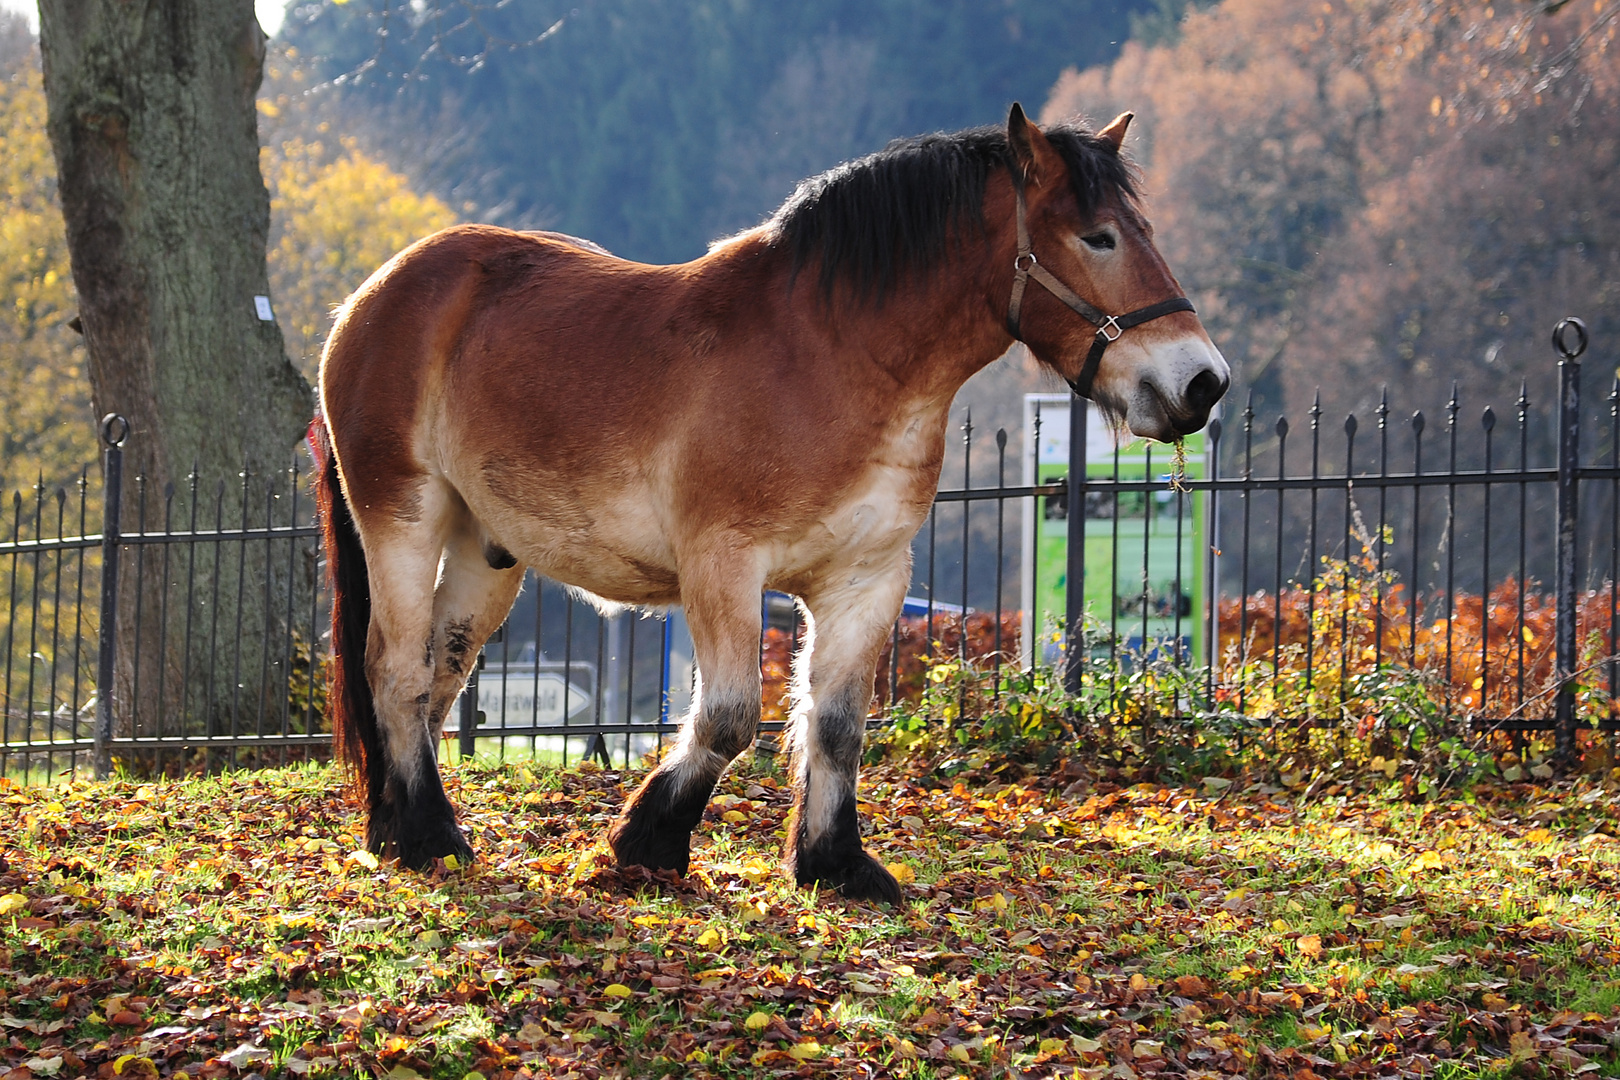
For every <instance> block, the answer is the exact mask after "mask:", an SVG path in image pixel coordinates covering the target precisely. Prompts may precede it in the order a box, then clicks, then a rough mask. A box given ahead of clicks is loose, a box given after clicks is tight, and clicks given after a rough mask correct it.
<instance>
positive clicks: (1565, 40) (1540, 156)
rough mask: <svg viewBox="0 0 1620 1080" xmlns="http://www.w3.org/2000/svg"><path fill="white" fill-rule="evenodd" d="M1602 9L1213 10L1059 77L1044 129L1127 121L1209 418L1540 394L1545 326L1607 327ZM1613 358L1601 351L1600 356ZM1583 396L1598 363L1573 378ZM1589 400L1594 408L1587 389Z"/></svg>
mask: <svg viewBox="0 0 1620 1080" xmlns="http://www.w3.org/2000/svg"><path fill="white" fill-rule="evenodd" d="M1617 10H1620V4H1617V3H1616V0H1579V2H1567V3H1566V2H1562V0H1554V2H1550V3H1549V2H1542V0H1537V2H1535V3H1528V2H1524V0H1501V2H1499V3H1497V4H1494V5H1493V4H1489V3H1474V2H1461V0H1441V2H1434V0H1325V2H1322V3H1312V4H1300V3H1296V2H1292V0H1224V2H1223V3H1220V4H1217V5H1215V6H1213V7H1209V8H1207V9H1197V8H1195V9H1193V10H1189V11H1188V12H1187V13H1186V16H1185V19H1184V21H1183V22H1182V23H1181V24H1180V26H1179V32H1178V33H1177V34H1176V35H1174V36H1173V37H1171V38H1169V39H1166V40H1163V41H1161V42H1160V43H1158V44H1154V45H1150V46H1145V45H1142V44H1138V43H1130V44H1128V45H1127V46H1126V47H1125V49H1124V51H1123V53H1122V54H1121V56H1120V57H1119V59H1118V60H1116V61H1115V62H1113V63H1112V64H1109V65H1107V66H1099V67H1095V68H1092V69H1089V70H1086V71H1083V72H1081V71H1073V72H1069V73H1067V74H1066V75H1064V77H1063V78H1062V79H1061V80H1060V81H1059V83H1058V85H1057V87H1056V88H1055V89H1054V91H1053V94H1052V96H1051V98H1050V99H1049V100H1048V103H1047V107H1046V111H1045V116H1046V117H1047V118H1048V119H1056V118H1057V117H1060V116H1068V115H1072V114H1075V113H1087V114H1091V115H1096V116H1107V115H1111V114H1112V112H1113V110H1115V109H1123V108H1132V109H1135V110H1136V111H1137V113H1138V117H1139V119H1138V122H1137V124H1136V125H1134V126H1133V127H1132V129H1131V135H1132V142H1131V146H1130V148H1131V149H1132V150H1133V151H1134V152H1135V153H1136V155H1137V157H1138V159H1139V160H1140V161H1141V162H1142V163H1143V165H1144V168H1145V171H1146V178H1147V188H1148V192H1149V201H1150V207H1151V212H1152V214H1153V216H1154V219H1155V221H1156V223H1157V225H1158V228H1159V236H1160V238H1161V244H1162V246H1163V248H1164V250H1165V253H1166V255H1167V257H1168V258H1169V259H1170V262H1171V264H1172V265H1173V266H1174V267H1175V268H1176V270H1177V272H1178V274H1180V276H1181V277H1182V279H1183V281H1184V283H1185V284H1186V285H1187V286H1188V288H1189V289H1191V290H1192V293H1193V296H1194V300H1195V302H1196V303H1197V304H1198V308H1199V311H1200V313H1201V314H1202V315H1203V317H1204V320H1205V323H1206V325H1208V326H1209V327H1210V329H1211V331H1212V333H1213V334H1214V336H1215V338H1216V340H1217V341H1218V342H1219V343H1220V345H1221V347H1222V348H1223V349H1224V350H1225V352H1226V355H1227V358H1228V359H1229V360H1230V361H1232V363H1233V367H1234V373H1235V375H1236V378H1237V383H1238V393H1237V396H1236V397H1234V398H1232V399H1230V400H1229V404H1228V408H1229V410H1230V409H1232V408H1234V407H1236V408H1241V402H1242V401H1243V393H1244V391H1245V390H1252V391H1253V392H1254V393H1255V396H1256V400H1257V402H1258V403H1260V404H1263V405H1266V406H1269V407H1271V408H1274V409H1283V408H1287V409H1289V410H1290V411H1292V412H1294V413H1295V414H1298V413H1300V412H1303V411H1304V409H1305V408H1306V407H1308V406H1309V404H1310V401H1311V398H1312V396H1313V395H1314V394H1315V392H1316V389H1317V387H1318V386H1320V387H1321V388H1322V392H1323V395H1324V397H1327V398H1330V399H1331V400H1332V401H1333V403H1334V405H1335V407H1336V408H1341V409H1344V410H1354V411H1359V412H1361V413H1362V414H1363V415H1366V414H1367V413H1369V412H1370V411H1371V410H1372V408H1374V407H1375V406H1376V405H1377V403H1378V399H1379V394H1380V387H1381V386H1382V385H1384V384H1390V385H1392V386H1394V387H1395V391H1396V396H1397V397H1398V398H1399V400H1400V401H1401V402H1402V403H1403V404H1405V405H1406V407H1407V408H1408V409H1410V407H1411V406H1412V405H1414V404H1416V405H1422V406H1425V407H1428V408H1431V409H1433V408H1435V407H1436V406H1438V405H1439V404H1441V403H1443V402H1444V401H1445V400H1446V398H1447V396H1448V394H1449V392H1450V387H1451V384H1452V382H1453V381H1454V380H1455V381H1456V382H1457V383H1459V384H1460V386H1461V389H1462V392H1463V393H1464V394H1465V396H1466V400H1467V401H1468V402H1470V403H1474V404H1475V405H1476V406H1477V405H1478V404H1481V403H1483V402H1485V401H1494V402H1495V403H1496V404H1497V406H1498V408H1499V409H1501V408H1503V407H1504V406H1511V403H1512V401H1513V399H1514V398H1515V397H1517V395H1518V390H1519V382H1520V380H1521V379H1522V378H1525V377H1527V376H1528V377H1530V379H1531V383H1530V389H1531V396H1532V398H1536V399H1539V402H1540V403H1546V402H1547V400H1548V398H1549V397H1550V391H1549V383H1550V380H1551V366H1550V363H1549V360H1548V349H1547V344H1546V335H1547V332H1548V330H1549V328H1550V327H1551V326H1552V324H1553V322H1554V321H1556V319H1557V318H1559V317H1560V316H1562V315H1564V314H1569V313H1573V314H1579V315H1581V316H1583V317H1584V318H1585V319H1586V320H1587V322H1588V324H1589V325H1590V326H1591V327H1592V328H1593V331H1594V333H1595V334H1596V335H1597V336H1598V338H1599V340H1607V341H1612V340H1613V339H1614V335H1615V334H1616V332H1620V56H1617V54H1616V49H1615V39H1616V33H1617V30H1620V20H1617V19H1616V17H1615V16H1616V12H1617ZM1610 356H1611V358H1612V352H1611V353H1610ZM1587 367H1588V369H1589V370H1590V375H1589V378H1591V379H1592V380H1593V385H1592V386H1591V388H1590V389H1591V390H1593V391H1606V390H1607V389H1608V386H1607V383H1608V380H1609V379H1611V378H1613V377H1614V372H1613V371H1611V370H1609V369H1608V368H1607V367H1605V366H1604V365H1602V364H1588V365H1587ZM1601 396H1602V395H1601V394H1599V395H1598V397H1599V398H1600V397H1601Z"/></svg>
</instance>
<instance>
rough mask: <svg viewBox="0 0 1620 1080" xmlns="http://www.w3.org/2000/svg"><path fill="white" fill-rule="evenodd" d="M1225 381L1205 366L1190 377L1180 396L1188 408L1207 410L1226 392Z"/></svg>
mask: <svg viewBox="0 0 1620 1080" xmlns="http://www.w3.org/2000/svg"><path fill="white" fill-rule="evenodd" d="M1226 383H1227V380H1225V379H1223V378H1221V377H1220V376H1219V375H1217V374H1215V373H1214V372H1213V371H1210V370H1208V369H1207V368H1206V369H1205V370H1203V371H1200V372H1199V373H1198V374H1197V375H1194V376H1193V377H1192V381H1191V382H1189V383H1188V384H1187V389H1185V390H1184V391H1182V397H1183V399H1184V400H1185V401H1186V402H1187V407H1188V408H1190V409H1195V410H1197V411H1198V412H1201V413H1202V412H1208V411H1209V410H1210V409H1211V408H1213V407H1214V405H1215V403H1216V402H1217V401H1219V400H1221V395H1222V394H1224V393H1226Z"/></svg>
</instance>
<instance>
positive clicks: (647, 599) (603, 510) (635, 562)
mask: <svg viewBox="0 0 1620 1080" xmlns="http://www.w3.org/2000/svg"><path fill="white" fill-rule="evenodd" d="M480 501H482V500H480ZM469 502H471V500H469ZM473 510H474V513H475V514H477V515H478V517H479V518H480V519H481V520H482V521H483V522H484V525H485V527H486V528H487V529H489V531H490V533H491V534H492V536H494V537H495V538H496V539H497V541H498V542H499V543H500V544H501V546H502V547H504V548H506V549H507V550H508V551H510V552H511V553H512V554H513V556H515V557H516V558H517V559H518V561H519V562H522V563H524V564H525V565H527V566H529V567H530V568H532V569H533V570H534V571H535V572H536V573H538V574H542V575H544V576H545V577H548V578H551V579H552V580H553V581H558V582H561V583H562V584H564V585H572V586H573V587H575V588H577V589H583V590H584V591H586V592H589V593H593V594H595V595H596V596H599V597H601V598H603V599H604V600H611V601H614V602H615V603H620V604H634V605H643V606H662V605H668V604H675V603H678V602H679V601H680V582H679V579H678V577H677V576H676V573H675V559H674V555H673V553H672V552H671V551H670V548H669V544H668V542H667V539H666V538H665V536H664V533H663V530H662V529H661V528H659V524H658V516H657V512H656V506H655V504H654V502H653V500H652V499H651V497H650V493H644V494H643V495H642V496H640V497H636V498H631V497H627V496H622V497H618V498H615V499H614V500H613V502H612V503H611V504H607V505H599V506H591V507H587V506H584V505H582V504H581V503H578V502H576V501H575V500H572V499H569V498H567V497H566V496H557V495H553V496H551V497H544V496H542V497H537V498H533V499H531V500H530V504H529V508H528V509H525V510H523V511H520V512H519V511H514V510H511V509H507V508H504V507H492V508H490V509H488V510H486V511H485V512H484V513H479V507H477V506H474V507H473Z"/></svg>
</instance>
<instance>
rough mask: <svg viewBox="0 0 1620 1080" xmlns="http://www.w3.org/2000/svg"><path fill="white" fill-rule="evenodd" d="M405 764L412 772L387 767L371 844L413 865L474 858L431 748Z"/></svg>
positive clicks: (374, 813) (376, 805)
mask: <svg viewBox="0 0 1620 1080" xmlns="http://www.w3.org/2000/svg"><path fill="white" fill-rule="evenodd" d="M400 764H403V765H404V767H405V769H407V770H410V775H408V776H403V777H402V776H401V775H400V773H399V771H398V770H397V769H390V770H389V771H388V777H387V780H386V781H385V783H384V786H383V791H382V798H381V799H380V800H378V801H377V802H376V803H374V804H373V805H372V808H371V821H370V824H369V826H368V828H367V830H366V849H367V850H368V851H370V852H372V853H373V854H376V855H381V856H384V857H390V858H397V859H398V860H399V861H400V863H401V864H402V865H404V866H406V867H409V868H410V869H412V870H420V869H422V868H423V867H425V866H427V865H428V864H429V863H431V862H432V861H433V860H434V859H442V858H444V857H445V856H447V855H454V856H455V857H456V858H457V859H458V860H459V861H460V862H462V863H464V864H465V863H469V862H471V861H472V857H473V851H472V846H471V845H470V844H468V843H467V839H466V837H464V836H463V835H462V834H461V829H460V828H458V827H457V825H456V811H455V808H454V807H453V806H451V805H450V799H449V797H448V796H447V795H445V793H444V784H443V783H442V782H441V781H440V779H439V770H438V767H437V766H436V765H435V763H434V760H433V755H432V753H431V752H429V751H427V750H425V749H424V750H423V751H422V752H421V753H418V754H416V755H415V756H414V760H413V761H412V762H410V763H400Z"/></svg>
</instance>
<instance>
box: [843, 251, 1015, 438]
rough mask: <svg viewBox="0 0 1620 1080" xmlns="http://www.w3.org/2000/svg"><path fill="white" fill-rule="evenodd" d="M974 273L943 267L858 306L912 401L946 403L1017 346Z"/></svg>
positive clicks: (870, 339) (869, 344)
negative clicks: (881, 299) (880, 300)
mask: <svg viewBox="0 0 1620 1080" xmlns="http://www.w3.org/2000/svg"><path fill="white" fill-rule="evenodd" d="M992 310H993V309H992V307H991V305H990V304H989V303H988V302H987V301H986V298H985V287H984V284H983V282H981V281H980V280H978V278H977V276H976V275H969V274H964V273H961V272H958V271H954V270H953V268H951V267H942V268H940V269H938V270H936V271H935V272H933V273H932V274H928V275H926V276H920V277H919V279H918V280H916V281H914V282H911V283H907V284H906V285H905V286H904V287H902V288H901V289H899V290H896V294H895V295H894V296H893V297H892V298H890V299H888V300H886V301H885V302H884V303H883V304H882V305H881V306H879V305H876V304H870V305H867V306H865V307H863V308H862V309H860V311H859V315H858V317H861V318H864V320H865V325H864V326H863V327H861V328H860V331H859V336H860V338H861V339H862V343H863V345H864V346H865V347H866V348H868V349H869V350H870V353H871V355H872V357H873V358H874V359H875V360H876V361H877V362H878V363H879V364H880V365H882V366H883V367H884V368H885V370H887V371H888V372H889V374H890V376H891V377H892V378H893V379H894V381H895V384H896V390H897V392H898V394H899V395H900V396H903V397H909V398H911V399H913V402H914V405H913V407H922V406H924V405H925V403H932V404H933V405H934V406H936V407H937V408H938V409H940V410H943V409H947V408H949V406H950V403H951V400H952V399H953V398H954V397H955V396H956V392H957V391H958V390H960V389H961V388H962V386H963V384H965V383H966V382H967V381H968V380H969V379H971V378H972V377H973V376H974V375H975V374H977V373H978V372H979V371H981V370H983V369H984V368H985V367H988V366H989V365H990V364H991V363H992V362H993V361H995V359H996V358H997V357H999V356H1001V355H1002V354H1003V353H1005V352H1006V350H1007V348H1008V346H1009V345H1010V344H1011V342H1010V339H1009V336H1008V334H1007V332H1006V330H1005V328H1004V327H1003V326H1001V325H1000V324H999V323H997V321H996V320H995V319H994V317H993V315H992Z"/></svg>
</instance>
